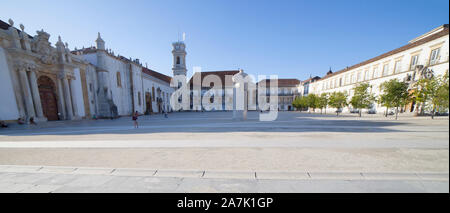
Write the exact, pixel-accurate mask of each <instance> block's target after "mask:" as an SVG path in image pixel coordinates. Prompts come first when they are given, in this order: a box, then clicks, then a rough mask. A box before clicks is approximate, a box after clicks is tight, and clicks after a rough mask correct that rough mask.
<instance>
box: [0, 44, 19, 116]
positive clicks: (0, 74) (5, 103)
mask: <svg viewBox="0 0 450 213" xmlns="http://www.w3.org/2000/svg"><path fill="white" fill-rule="evenodd" d="M0 100H1V104H0V120H15V119H17V118H18V117H19V111H18V109H17V102H16V98H15V97H14V90H13V85H12V81H11V73H10V71H9V69H8V64H7V62H6V54H5V51H4V49H3V48H2V47H0Z"/></svg>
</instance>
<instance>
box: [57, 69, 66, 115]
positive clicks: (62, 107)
mask: <svg viewBox="0 0 450 213" xmlns="http://www.w3.org/2000/svg"><path fill="white" fill-rule="evenodd" d="M56 84H57V86H58V97H59V98H58V100H59V102H58V110H59V113H61V114H60V117H59V119H61V120H65V119H67V114H66V105H65V101H64V92H63V86H62V83H61V79H60V78H58V79H56Z"/></svg>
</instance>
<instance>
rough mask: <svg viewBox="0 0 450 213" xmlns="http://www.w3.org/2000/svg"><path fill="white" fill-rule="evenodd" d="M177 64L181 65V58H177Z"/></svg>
mask: <svg viewBox="0 0 450 213" xmlns="http://www.w3.org/2000/svg"><path fill="white" fill-rule="evenodd" d="M177 64H180V56H177Z"/></svg>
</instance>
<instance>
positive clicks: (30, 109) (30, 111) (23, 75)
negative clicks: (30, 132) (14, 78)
mask: <svg viewBox="0 0 450 213" xmlns="http://www.w3.org/2000/svg"><path fill="white" fill-rule="evenodd" d="M19 75H20V81H21V82H20V83H21V84H22V91H23V98H24V99H25V108H26V110H27V116H28V117H27V120H28V119H29V118H31V117H33V118H34V117H35V116H36V114H35V112H34V106H33V99H32V98H31V91H30V84H29V82H28V76H27V72H26V71H25V70H24V69H22V70H20V71H19Z"/></svg>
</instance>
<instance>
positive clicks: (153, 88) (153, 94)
mask: <svg viewBox="0 0 450 213" xmlns="http://www.w3.org/2000/svg"><path fill="white" fill-rule="evenodd" d="M152 101H155V87H152Z"/></svg>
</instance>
